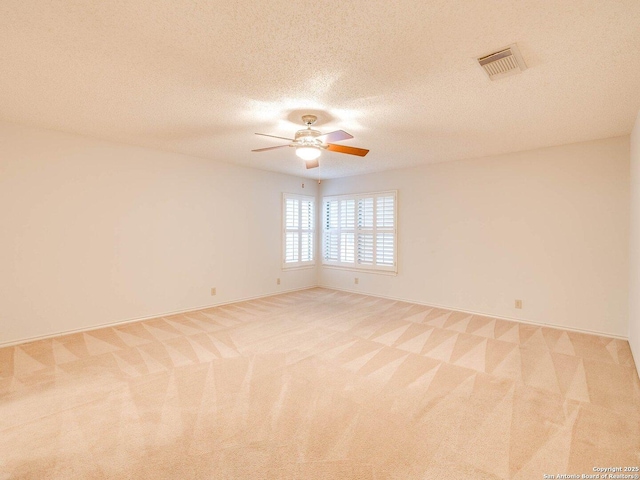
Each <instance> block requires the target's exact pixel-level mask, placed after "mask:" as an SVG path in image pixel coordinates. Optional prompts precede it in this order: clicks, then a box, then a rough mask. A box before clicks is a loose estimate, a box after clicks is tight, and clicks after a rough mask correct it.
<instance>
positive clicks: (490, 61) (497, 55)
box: [478, 43, 527, 80]
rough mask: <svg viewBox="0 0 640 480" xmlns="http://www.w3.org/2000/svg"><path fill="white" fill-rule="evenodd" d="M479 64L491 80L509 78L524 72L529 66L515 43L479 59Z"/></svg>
mask: <svg viewBox="0 0 640 480" xmlns="http://www.w3.org/2000/svg"><path fill="white" fill-rule="evenodd" d="M478 63H479V64H480V66H481V67H482V69H483V70H484V71H485V73H486V74H487V75H488V76H489V80H497V79H498V78H503V77H508V76H509V75H514V74H516V73H520V72H523V71H524V70H526V69H527V66H526V65H525V63H524V60H523V59H522V55H520V50H518V46H517V45H516V44H515V43H514V44H513V45H509V46H508V47H506V48H503V49H502V50H499V51H497V52H493V53H490V54H488V55H485V56H483V57H480V58H478Z"/></svg>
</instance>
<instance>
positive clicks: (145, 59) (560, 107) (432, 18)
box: [0, 0, 640, 178]
mask: <svg viewBox="0 0 640 480" xmlns="http://www.w3.org/2000/svg"><path fill="white" fill-rule="evenodd" d="M511 43H517V44H518V46H519V47H520V50H521V52H522V55H523V57H524V59H525V62H526V63H527V65H528V67H529V68H528V69H527V70H526V71H525V72H524V73H522V74H520V75H516V76H512V77H508V78H505V79H501V80H497V81H494V82H491V81H489V80H488V79H487V77H486V76H485V74H484V72H483V71H482V69H481V68H480V67H479V66H478V65H477V63H476V62H475V57H477V56H480V55H483V54H486V53H489V52H491V51H493V50H495V49H498V48H501V47H503V46H506V45H508V44H511ZM0 65H1V69H2V70H1V71H2V73H1V74H0V119H4V120H8V121H12V122H17V123H22V124H27V125H33V126H40V127H46V128H53V129H57V130H64V131H69V132H76V133H80V134H86V135H90V136H94V137H99V138H104V139H110V140H115V141H119V142H124V143H129V144H135V145H143V146H148V147H152V148H157V149H162V150H168V151H174V152H181V153H185V154H190V155H196V156H200V157H205V158H211V159H217V160H222V161H227V162H234V163H238V164H242V165H247V166H251V167H257V168H263V169H266V170H274V171H281V172H286V173H290V174H294V175H304V176H309V177H311V178H315V177H316V176H317V175H318V170H317V169H316V170H309V171H307V170H305V169H304V167H303V163H302V161H301V160H299V159H298V158H297V157H296V156H295V154H294V151H293V149H280V150H275V151H269V152H264V153H252V152H250V150H251V149H254V148H261V147H267V146H272V145H277V144H279V143H280V142H279V141H278V140H275V139H270V138H265V137H258V136H256V135H254V132H263V133H270V134H274V135H279V136H284V137H291V136H292V135H293V133H294V131H295V130H297V129H298V128H300V127H301V126H300V120H299V117H300V115H301V114H303V113H307V112H311V113H316V114H317V115H318V117H319V122H318V125H317V126H318V129H320V130H321V131H331V130H335V129H338V128H341V129H344V130H346V131H348V132H350V133H351V134H353V136H354V137H355V138H353V139H352V140H348V141H345V142H342V143H344V144H347V145H353V146H357V147H364V148H369V149H370V150H371V152H370V153H369V155H368V156H367V157H365V158H359V157H354V156H350V155H341V154H338V153H333V152H324V153H323V155H322V157H321V168H320V170H319V174H320V176H321V177H322V178H333V177H338V176H344V175H354V174H360V173H365V172H371V171H379V170H386V169H391V168H399V167H403V166H410V165H418V164H423V163H431V162H442V161H448V160H455V159H461V158H472V157H480V156H485V155H491V154H499V153H506V152H511V151H518V150H526V149H531V148H536V147H543V146H549V145H557V144H563V143H571V142H578V141H584V140H590V139H596V138H603V137H611V136H617V135H624V134H628V133H629V132H630V131H631V128H632V124H633V121H634V119H635V116H636V114H637V112H638V110H639V109H640V2H639V1H638V0H626V1H613V0H606V1H602V0H594V1H590V0H566V1H558V0H551V1H541V0H529V1H520V0H518V1H516V0H514V1H510V2H509V1H504V0H498V1H487V0H474V1H471V0H466V1H463V2H453V1H450V0H438V1H424V2H418V1H415V0H397V1H395V2H389V1H387V0H385V1H378V0H374V1H372V0H363V1H349V2H344V1H338V0H325V1H322V0H317V1H314V2H306V1H302V2H291V1H281V0H272V1H264V2H255V1H233V0H225V1H214V0H209V1H207V0H191V1H187V0H183V1H175V0H163V1H158V0H154V1H151V0H147V1H145V0H131V1H121V0H111V1H108V2H105V1H99V0H93V1H87V0H64V1H60V0H57V1H56V0H51V1H24V0H3V1H2V2H0Z"/></svg>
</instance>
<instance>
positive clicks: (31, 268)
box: [0, 124, 317, 344]
mask: <svg viewBox="0 0 640 480" xmlns="http://www.w3.org/2000/svg"><path fill="white" fill-rule="evenodd" d="M248 154H249V153H248ZM302 182H304V183H305V186H306V188H305V189H302V188H301V183H302ZM283 191H286V192H292V193H303V194H310V195H315V194H316V192H317V184H316V183H315V182H310V181H308V180H307V181H304V180H302V179H299V178H295V177H291V176H287V175H282V174H276V173H269V172H263V171H259V170H252V169H247V168H242V167H238V166H235V165H231V164H225V163H217V162H212V161H209V160H204V159H199V158H194V157H188V156H184V155H178V154H173V153H163V152H158V151H153V150H148V149H144V148H138V147H132V146H125V145H118V144H113V143H108V142H104V141H99V140H94V139H90V138H85V137H79V136H74V135H69V134H63V133H58V132H52V131H46V130H37V129H30V128H24V127H19V126H15V125H10V124H0V297H1V298H0V344H2V343H7V342H13V341H17V340H21V339H27V338H31V337H36V336H42V335H48V334H53V333H59V332H64V331H70V330H74V329H81V328H88V327H93V326H97V325H100V324H105V323H113V322H117V321H124V320H127V319H132V318H139V317H146V316H153V315H160V314H164V313H169V312H174V311H179V310H185V309H194V308H196V307H200V306H204V305H211V304H216V303H222V302H228V301H232V300H237V299H242V298H247V297H253V296H259V295H266V294H272V293H277V292H278V291H285V290H290V289H295V288H302V287H305V286H312V285H315V283H316V271H315V269H311V270H300V271H288V272H283V271H282V270H281V263H280V262H281V254H280V252H281V244H280V242H281V232H280V228H281V194H282V192H283ZM277 277H280V278H281V279H282V284H281V285H280V286H277V285H276V278H277ZM211 287H216V288H217V292H218V294H217V296H215V297H212V296H211V295H210V288H211Z"/></svg>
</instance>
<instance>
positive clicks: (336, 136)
mask: <svg viewBox="0 0 640 480" xmlns="http://www.w3.org/2000/svg"><path fill="white" fill-rule="evenodd" d="M318 138H320V139H322V141H323V142H325V143H330V142H339V141H340V140H349V139H350V138H353V135H351V134H350V133H347V132H345V131H344V130H336V131H335V132H330V133H325V134H324V135H320V136H319V137H318Z"/></svg>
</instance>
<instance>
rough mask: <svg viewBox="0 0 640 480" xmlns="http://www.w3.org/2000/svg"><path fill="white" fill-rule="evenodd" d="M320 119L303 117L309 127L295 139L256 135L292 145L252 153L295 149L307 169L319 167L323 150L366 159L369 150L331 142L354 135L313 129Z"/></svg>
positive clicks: (297, 134)
mask: <svg viewBox="0 0 640 480" xmlns="http://www.w3.org/2000/svg"><path fill="white" fill-rule="evenodd" d="M316 120H318V117H316V116H315V115H303V116H302V122H303V123H304V124H305V125H306V126H307V128H303V129H302V130H298V131H297V132H296V134H295V138H285V137H278V136H275V135H267V134H266V133H256V135H262V136H263V137H272V138H280V139H282V140H288V141H290V142H291V143H287V144H286V145H276V146H275V147H266V148H258V149H256V150H251V151H252V152H265V151H267V150H275V149H276V148H283V147H295V149H296V155H297V156H298V157H300V158H301V159H303V160H304V161H305V164H306V166H307V168H316V167H317V166H318V165H319V161H318V157H319V156H320V153H321V151H322V150H329V151H331V152H338V153H348V154H349V155H357V156H359V157H364V156H365V155H366V154H367V153H369V150H366V149H364V148H356V147H350V146H348V145H337V144H335V143H331V142H339V141H340V140H348V139H350V138H353V135H350V134H348V133H347V132H345V131H344V130H336V131H335V132H330V133H320V132H319V131H318V130H314V129H312V128H311V125H313V124H314V123H316Z"/></svg>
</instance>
